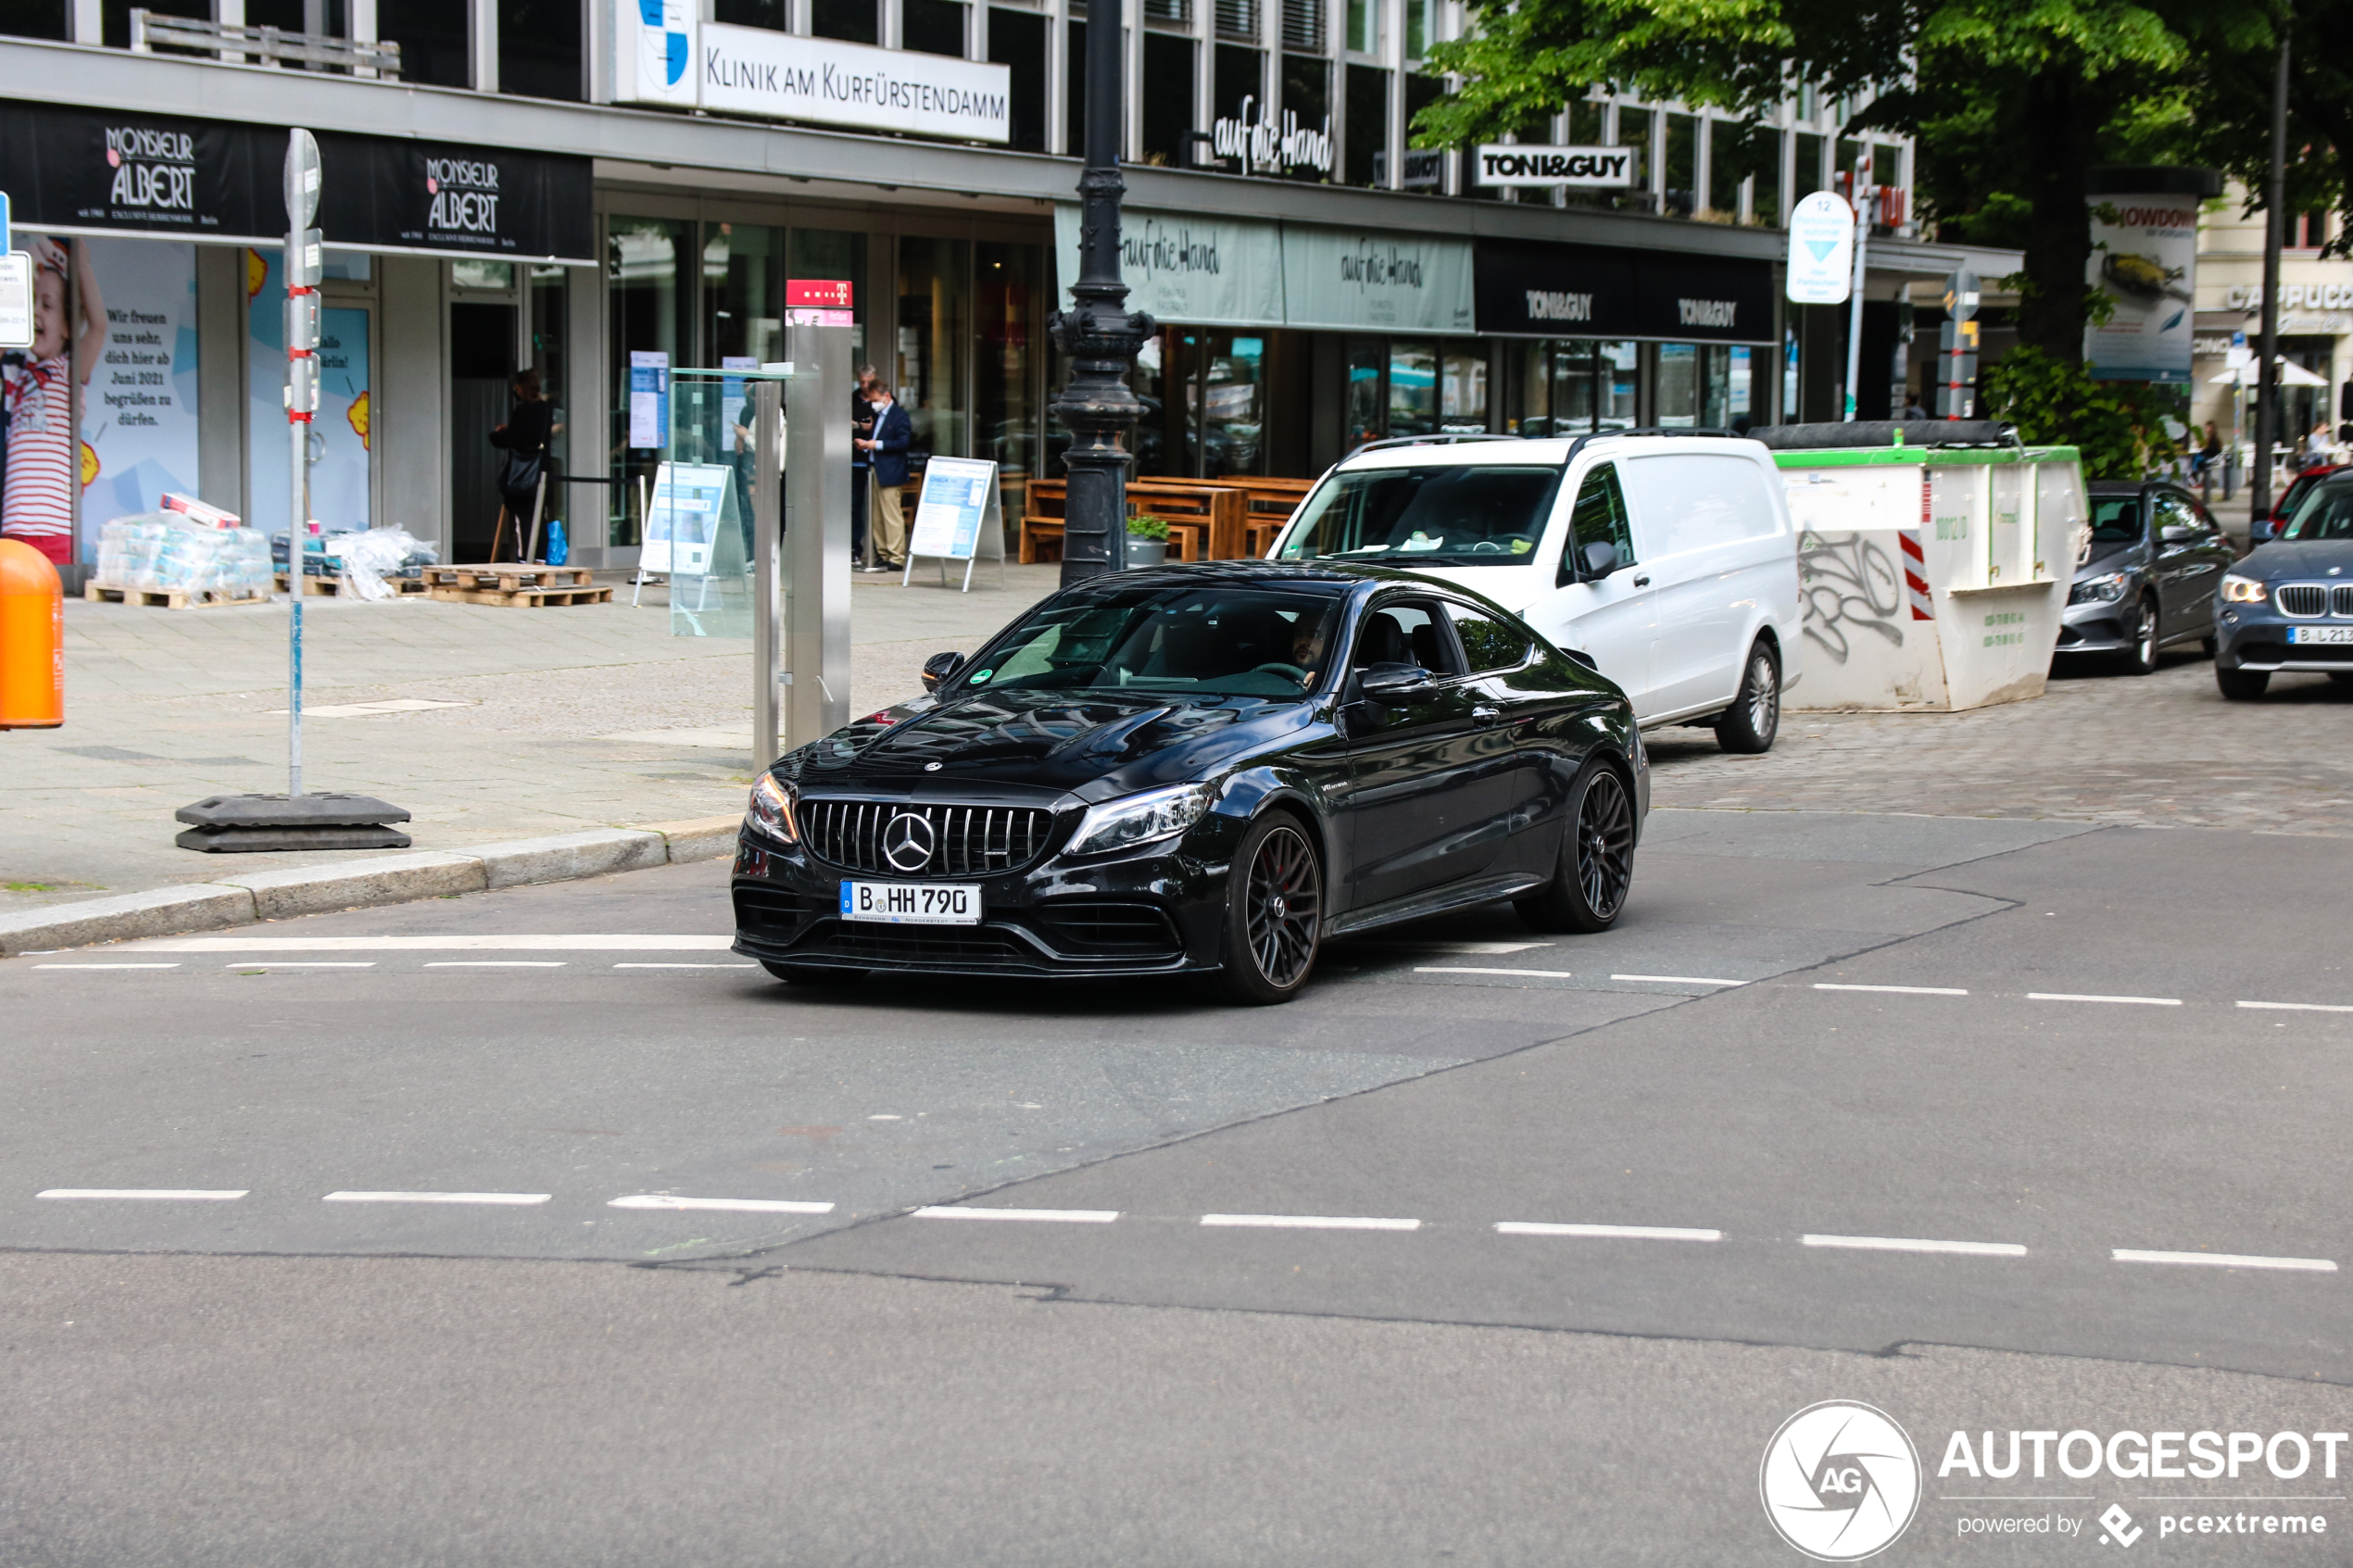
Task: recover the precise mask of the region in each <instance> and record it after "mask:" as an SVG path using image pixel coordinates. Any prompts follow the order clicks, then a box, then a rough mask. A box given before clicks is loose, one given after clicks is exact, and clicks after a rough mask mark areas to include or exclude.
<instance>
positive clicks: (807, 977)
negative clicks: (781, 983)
mask: <svg viewBox="0 0 2353 1568" xmlns="http://www.w3.org/2000/svg"><path fill="white" fill-rule="evenodd" d="M760 967H761V968H762V969H764V970H766V971H767V972H769V973H771V974H773V975H774V976H775V977H776V978H777V979H779V980H785V981H789V982H791V983H792V984H793V985H832V986H842V985H857V984H858V982H860V981H861V980H863V979H865V978H866V972H865V971H864V970H862V969H835V968H833V967H832V966H831V965H828V964H821V963H777V962H775V961H774V960H770V959H762V960H760Z"/></svg>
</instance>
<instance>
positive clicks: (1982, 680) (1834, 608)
mask: <svg viewBox="0 0 2353 1568" xmlns="http://www.w3.org/2000/svg"><path fill="white" fill-rule="evenodd" d="M1752 433H1753V434H1754V435H1755V436H1756V438H1757V439H1759V440H1762V441H1763V442H1764V443H1765V444H1766V445H1768V446H1769V447H1771V448H1773V457H1774V461H1775V462H1776V463H1777V464H1778V465H1779V467H1780V470H1781V483H1782V486H1783V488H1784V490H1785V491H1786V492H1787V494H1788V496H1789V510H1790V519H1791V521H1792V522H1793V524H1794V525H1795V527H1796V529H1797V532H1798V538H1797V572H1798V587H1799V591H1800V595H1801V596H1802V599H1803V606H1802V614H1801V621H1800V635H1802V636H1803V637H1804V638H1805V639H1806V684H1805V685H1804V687H1803V688H1802V690H1797V691H1793V692H1792V693H1791V694H1790V697H1791V701H1790V706H1791V707H1792V708H1793V709H1816V710H1822V709H1831V710H1838V709H1844V710H1858V709H1860V710H1872V709H1878V710H1886V709H1922V710H1926V711H1930V712H1954V711H1957V710H1959V709H1967V708H1984V707H1988V706H1990V705H1992V704H1994V703H1998V702H2022V701H2024V700H2026V699H2027V698H2029V697H2037V696H2042V695H2043V687H2044V684H2045V681H2046V680H2047V679H2048V677H2049V674H2050V668H2051V650H2052V648H2053V646H2055V645H2056V644H2057V641H2058V630H2059V612H2060V610H2062V609H2063V608H2066V605H2067V596H2068V590H2069V587H2070V583H2072V581H2073V578H2074V575H2075V563H2076V559H2077V558H2078V557H2079V556H2080V555H2081V554H2082V550H2083V547H2084V545H2085V543H2086V541H2087V539H2088V534H2089V529H2090V526H2091V521H2090V519H2091V510H2090V508H2089V506H2088V505H2087V503H2086V501H2085V498H2084V491H2083V471H2082V463H2081V462H2080V461H2079V460H2078V458H2077V453H2076V450H2075V448H2073V447H2071V446H2039V447H2037V446H2020V445H2018V444H2017V440H2016V437H2015V436H2014V435H2012V434H2010V433H2008V431H2007V428H2006V427H2003V426H1998V425H1992V424H1986V423H1982V422H1975V421H1948V420H1913V421H1910V422H1906V423H1902V424H1894V423H1877V422H1850V423H1845V424H1827V425H1821V424H1818V425H1772V426H1766V427H1764V428H1761V429H1759V430H1756V431H1755V432H1752Z"/></svg>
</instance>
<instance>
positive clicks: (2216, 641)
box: [2197, 637, 2222, 659]
mask: <svg viewBox="0 0 2353 1568" xmlns="http://www.w3.org/2000/svg"><path fill="white" fill-rule="evenodd" d="M2197 646H2198V647H2199V649H2200V650H2201V651H2202V652H2204V653H2205V655H2206V657H2207V658H2208V659H2212V658H2213V657H2214V656H2215V655H2216V654H2217V653H2219V652H2220V651H2221V647H2222V643H2221V639H2220V638H2218V637H2200V638H2199V639H2198V640H2197Z"/></svg>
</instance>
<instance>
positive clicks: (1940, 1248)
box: [1798, 1236, 2026, 1258]
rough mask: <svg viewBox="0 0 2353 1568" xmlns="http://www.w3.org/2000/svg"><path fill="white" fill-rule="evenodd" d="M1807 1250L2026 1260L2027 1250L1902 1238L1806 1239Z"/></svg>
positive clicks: (2015, 1245)
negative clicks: (1919, 1253)
mask: <svg viewBox="0 0 2353 1568" xmlns="http://www.w3.org/2000/svg"><path fill="white" fill-rule="evenodd" d="M1798 1239H1799V1240H1800V1241H1802V1242H1804V1243H1805V1244H1806V1246H1808V1247H1843V1248H1855V1249H1856V1250H1858V1251H1864V1252H1959V1253H1963V1254H1966V1255H1968V1256H1969V1257H1972V1258H2023V1257H2025V1256H2026V1248H2023V1247H2020V1245H2019V1244H2018V1243H2016V1242H2014V1241H1929V1240H1925V1239H1922V1238H1919V1237H1916V1236H1800V1237H1799V1238H1798Z"/></svg>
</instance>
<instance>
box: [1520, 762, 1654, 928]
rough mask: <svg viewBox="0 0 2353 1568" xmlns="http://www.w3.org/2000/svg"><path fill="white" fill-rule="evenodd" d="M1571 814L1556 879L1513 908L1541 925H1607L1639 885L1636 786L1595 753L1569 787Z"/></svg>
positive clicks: (1564, 833)
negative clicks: (1636, 859) (1637, 873)
mask: <svg viewBox="0 0 2353 1568" xmlns="http://www.w3.org/2000/svg"><path fill="white" fill-rule="evenodd" d="M1567 815H1568V821H1567V825H1566V826H1565V827H1564V828H1563V829H1562V831H1561V848H1560V859H1558V860H1557V861H1556V862H1555V863H1554V870H1553V880H1552V884H1551V885H1549V886H1547V887H1545V888H1544V889H1542V890H1541V892H1536V893H1531V894H1529V896H1528V897H1525V898H1515V899H1514V900H1512V908H1514V909H1517V910H1518V911H1519V918H1520V919H1521V920H1523V921H1525V922H1528V924H1529V925H1530V926H1532V927H1534V928H1535V929H1536V930H1538V931H1564V932H1576V933H1581V934H1585V935H1591V934H1592V933H1593V932H1597V931H1607V930H1608V929H1609V928H1610V927H1611V926H1613V925H1616V924H1617V917H1618V916H1619V915H1620V914H1621V913H1623V912H1624V911H1625V909H1626V897H1627V894H1628V893H1629V892H1630V891H1631V890H1632V888H1633V885H1634V792H1633V789H1632V787H1631V786H1629V784H1627V782H1626V776H1625V775H1624V774H1623V773H1620V772H1619V771H1617V769H1616V768H1614V767H1612V766H1610V765H1609V764H1608V763H1607V762H1604V761H1603V760H1601V759H1599V758H1596V759H1593V760H1592V761H1591V762H1588V763H1586V764H1585V768H1584V771H1582V772H1580V773H1579V774H1578V775H1577V782H1576V784H1573V785H1571V786H1570V787H1569V792H1568V813H1567Z"/></svg>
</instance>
